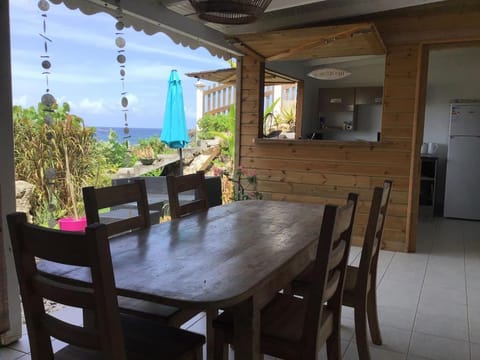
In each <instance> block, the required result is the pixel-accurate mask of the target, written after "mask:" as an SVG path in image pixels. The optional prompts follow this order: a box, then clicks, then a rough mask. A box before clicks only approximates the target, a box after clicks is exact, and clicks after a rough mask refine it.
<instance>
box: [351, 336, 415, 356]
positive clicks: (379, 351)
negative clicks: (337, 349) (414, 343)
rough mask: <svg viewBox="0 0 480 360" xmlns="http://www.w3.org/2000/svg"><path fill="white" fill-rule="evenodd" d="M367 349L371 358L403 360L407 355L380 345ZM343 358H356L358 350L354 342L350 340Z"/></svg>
mask: <svg viewBox="0 0 480 360" xmlns="http://www.w3.org/2000/svg"><path fill="white" fill-rule="evenodd" d="M369 350H370V358H371V360H405V359H406V356H407V355H406V354H401V353H397V352H394V351H390V350H387V349H384V348H380V347H377V348H374V347H370V348H369ZM343 359H344V360H358V351H357V345H356V344H355V342H353V341H352V342H351V343H350V345H349V346H348V348H347V351H346V353H345V356H344V358H343Z"/></svg>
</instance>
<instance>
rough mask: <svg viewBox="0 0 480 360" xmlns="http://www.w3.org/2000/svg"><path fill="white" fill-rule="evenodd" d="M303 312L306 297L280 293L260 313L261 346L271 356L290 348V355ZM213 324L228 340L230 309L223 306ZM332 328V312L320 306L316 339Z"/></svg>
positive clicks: (230, 336) (230, 334) (297, 342)
mask: <svg viewBox="0 0 480 360" xmlns="http://www.w3.org/2000/svg"><path fill="white" fill-rule="evenodd" d="M305 312H306V301H304V300H302V299H299V298H296V297H293V296H289V295H283V294H277V295H276V296H275V298H274V299H273V300H272V301H271V302H270V303H269V304H268V305H267V306H266V307H265V308H264V309H263V310H262V313H261V319H262V321H261V324H262V325H261V326H262V329H261V336H262V340H261V350H262V353H265V354H269V355H272V356H280V355H281V354H283V355H282V357H283V356H285V353H286V352H290V353H291V354H292V357H294V354H295V353H296V350H295V349H298V347H299V346H301V344H300V340H301V336H302V331H303V326H304V320H305ZM213 327H214V328H221V329H222V330H223V333H224V336H225V338H226V339H227V341H228V342H230V343H231V342H232V340H233V312H232V311H229V310H226V311H224V312H223V313H222V314H221V315H219V316H218V317H217V318H216V319H215V320H214V321H213ZM332 329H333V313H332V312H331V311H330V310H328V309H327V308H325V307H324V308H323V313H322V320H321V325H320V333H319V334H318V335H319V336H318V339H319V341H320V342H319V343H323V342H325V341H326V339H327V338H328V336H329V335H330V334H331V332H332Z"/></svg>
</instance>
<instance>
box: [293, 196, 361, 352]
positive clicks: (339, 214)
mask: <svg viewBox="0 0 480 360" xmlns="http://www.w3.org/2000/svg"><path fill="white" fill-rule="evenodd" d="M357 200H358V195H357V194H353V193H350V194H349V195H348V200H347V203H346V205H345V206H342V207H339V206H333V205H326V206H325V211H324V214H323V220H322V226H321V229H320V236H319V238H318V247H317V255H316V258H315V261H314V266H313V271H312V282H311V283H310V284H309V287H310V288H309V290H308V293H307V295H306V301H307V305H306V306H307V308H306V313H305V321H304V328H303V332H302V343H303V349H304V351H305V352H310V353H311V354H310V357H309V356H306V357H305V358H315V357H316V356H315V355H314V354H315V351H316V349H317V344H316V342H317V331H318V328H319V326H318V325H319V322H320V321H321V318H322V312H323V304H325V303H327V307H328V308H329V309H330V310H331V311H333V312H334V313H336V314H337V315H338V316H339V315H340V312H341V307H342V293H343V287H344V283H345V272H346V268H347V262H348V255H349V253H350V240H351V237H352V229H353V222H354V219H355V211H356V208H357Z"/></svg>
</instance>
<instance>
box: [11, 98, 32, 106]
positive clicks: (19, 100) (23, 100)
mask: <svg viewBox="0 0 480 360" xmlns="http://www.w3.org/2000/svg"><path fill="white" fill-rule="evenodd" d="M30 103H31V102H30V101H28V96H27V95H21V96H20V97H16V98H13V105H20V106H21V107H27V106H29V105H30Z"/></svg>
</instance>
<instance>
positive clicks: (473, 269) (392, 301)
mask: <svg viewBox="0 0 480 360" xmlns="http://www.w3.org/2000/svg"><path fill="white" fill-rule="evenodd" d="M478 234H480V222H473V221H461V220H451V219H444V218H432V217H429V216H424V217H422V218H421V219H420V222H419V228H418V242H417V252H416V253H415V254H406V253H398V252H391V251H381V253H380V259H379V264H378V274H379V277H378V305H379V317H380V325H381V330H382V336H383V342H384V344H383V345H382V346H374V345H371V355H372V359H388V360H396V359H408V360H420V359H431V360H437V359H438V360H443V359H445V360H456V359H462V360H468V359H471V360H473V359H479V358H480V277H479V276H478V274H479V273H480V241H479V239H478V237H479V235H478ZM360 251H361V248H359V247H352V250H351V262H352V263H356V262H358V261H359V258H360ZM56 314H57V315H58V316H59V317H63V316H67V317H74V318H75V319H78V320H79V321H81V315H80V312H78V311H72V310H68V309H61V310H59V311H57V312H56ZM184 327H185V328H187V329H189V330H191V331H196V332H201V333H203V332H204V328H205V316H204V315H201V316H198V317H196V318H194V319H192V320H190V321H189V322H187V323H186V324H185V325H184ZM23 329H24V332H26V329H25V327H24V328H23ZM54 344H56V346H58V347H59V348H60V347H61V346H62V343H61V342H59V341H55V342H54ZM342 345H343V351H344V355H343V358H344V359H347V360H353V359H357V358H358V357H357V350H356V344H355V336H354V321H353V311H352V309H350V308H346V307H344V308H343V321H342ZM28 352H29V345H28V338H27V336H26V334H25V336H24V337H23V338H22V339H21V340H20V341H18V342H16V343H14V344H12V345H11V346H9V347H6V348H0V358H1V359H2V360H13V359H22V360H27V359H30V355H29V354H28ZM232 358H233V357H232ZM319 358H320V359H326V355H325V354H324V351H322V354H321V355H320V357H319Z"/></svg>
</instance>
